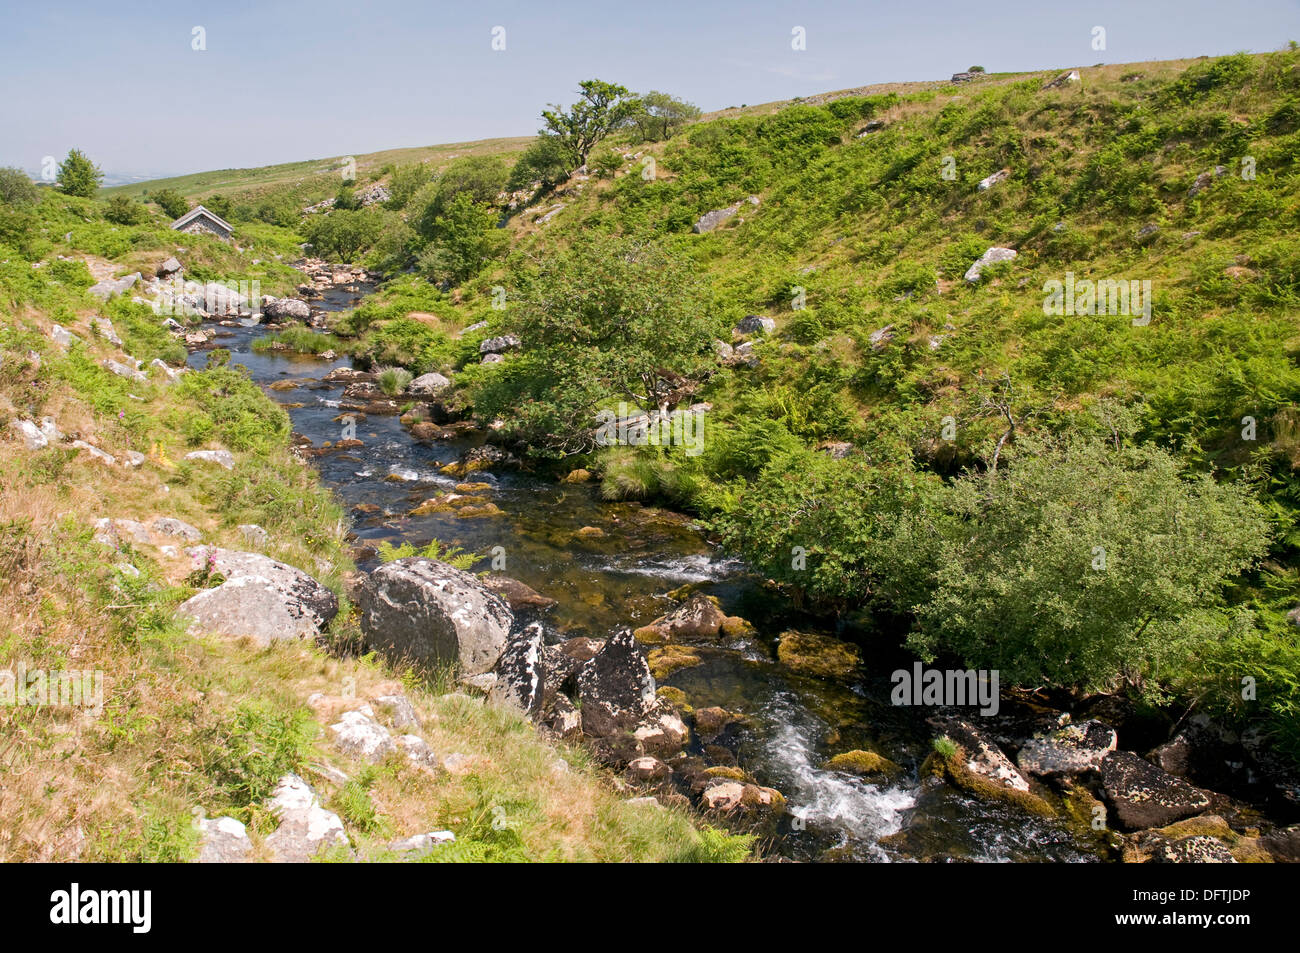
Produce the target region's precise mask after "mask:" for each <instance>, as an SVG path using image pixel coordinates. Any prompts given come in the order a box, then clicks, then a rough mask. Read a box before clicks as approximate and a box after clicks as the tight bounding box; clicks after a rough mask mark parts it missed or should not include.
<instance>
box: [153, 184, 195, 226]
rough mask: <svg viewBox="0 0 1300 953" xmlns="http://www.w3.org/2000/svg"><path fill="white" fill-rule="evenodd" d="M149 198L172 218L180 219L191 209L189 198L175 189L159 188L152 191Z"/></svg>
mask: <svg viewBox="0 0 1300 953" xmlns="http://www.w3.org/2000/svg"><path fill="white" fill-rule="evenodd" d="M149 200H150V201H151V202H153V203H154V204H155V205H157V206H158V207H159V208H160V209H162V210H163V211H164V212H166V213H167V215H168V216H169V217H171V218H172V219H178V218H180V217H181V216H182V215H184V214H185V213H186V212H188V211H189V210H190V202H189V199H187V198H186V197H185V196H183V195H181V194H180V193H179V192H177V191H176V190H175V189H159V190H158V191H157V192H150V193H149Z"/></svg>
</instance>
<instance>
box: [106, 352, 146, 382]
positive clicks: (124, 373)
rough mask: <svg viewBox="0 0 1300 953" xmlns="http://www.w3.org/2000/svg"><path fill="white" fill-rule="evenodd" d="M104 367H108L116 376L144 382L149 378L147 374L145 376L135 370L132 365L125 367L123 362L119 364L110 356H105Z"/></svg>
mask: <svg viewBox="0 0 1300 953" xmlns="http://www.w3.org/2000/svg"><path fill="white" fill-rule="evenodd" d="M104 367H106V368H108V369H109V370H110V371H112V372H113V373H114V374H116V375H117V376H118V377H125V378H128V379H130V380H133V381H140V382H144V381H147V380H148V379H149V378H148V377H147V376H145V374H143V373H142V372H141V371H137V370H136V369H135V368H134V367H127V366H126V365H125V364H121V363H119V362H117V361H115V360H113V359H112V358H107V359H105V360H104Z"/></svg>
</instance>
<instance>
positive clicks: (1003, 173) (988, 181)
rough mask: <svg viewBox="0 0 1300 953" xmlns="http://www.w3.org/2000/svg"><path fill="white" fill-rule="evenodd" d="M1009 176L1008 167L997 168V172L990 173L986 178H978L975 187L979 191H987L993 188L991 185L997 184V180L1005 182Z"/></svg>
mask: <svg viewBox="0 0 1300 953" xmlns="http://www.w3.org/2000/svg"><path fill="white" fill-rule="evenodd" d="M1010 177H1011V170H1010V169H999V170H998V171H997V172H994V173H993V174H992V175H990V176H988V177H987V178H983V179H980V182H979V185H978V186H976V188H978V189H979V190H980V191H981V192H987V191H988V190H989V189H991V188H993V186H995V185H997V184H998V183H999V182H1005V181H1006V180H1007V179H1009V178H1010Z"/></svg>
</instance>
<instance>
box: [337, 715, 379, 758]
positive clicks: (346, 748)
mask: <svg viewBox="0 0 1300 953" xmlns="http://www.w3.org/2000/svg"><path fill="white" fill-rule="evenodd" d="M330 731H332V732H334V745H335V747H337V748H338V749H339V750H340V751H342V752H343V753H344V754H349V755H352V756H353V757H357V758H363V759H365V760H366V761H369V762H371V763H372V764H373V763H376V762H379V761H382V760H383V759H384V756H385V755H386V754H388V752H390V751H392V750H393V737H392V735H390V734H389V733H388V729H387V728H385V727H384V726H383V725H381V724H380V723H379V722H377V721H375V719H374V718H373V717H371V716H370V715H368V714H366V713H365V712H364V711H349V712H344V713H343V716H342V717H341V718H340V719H339V720H338V721H337V722H335V723H334V724H332V725H330Z"/></svg>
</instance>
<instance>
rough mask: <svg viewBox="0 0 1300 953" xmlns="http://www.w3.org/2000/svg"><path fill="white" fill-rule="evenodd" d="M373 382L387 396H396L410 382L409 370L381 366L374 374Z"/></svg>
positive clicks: (403, 390)
mask: <svg viewBox="0 0 1300 953" xmlns="http://www.w3.org/2000/svg"><path fill="white" fill-rule="evenodd" d="M375 383H376V384H378V385H379V389H380V390H381V391H383V392H384V393H385V394H387V395H388V396H389V397H396V396H398V395H399V394H401V393H403V392H405V390H406V387H407V385H408V384H410V383H411V372H410V371H408V370H406V369H405V368H403V367H381V368H379V370H378V373H377V374H376V375H375Z"/></svg>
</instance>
